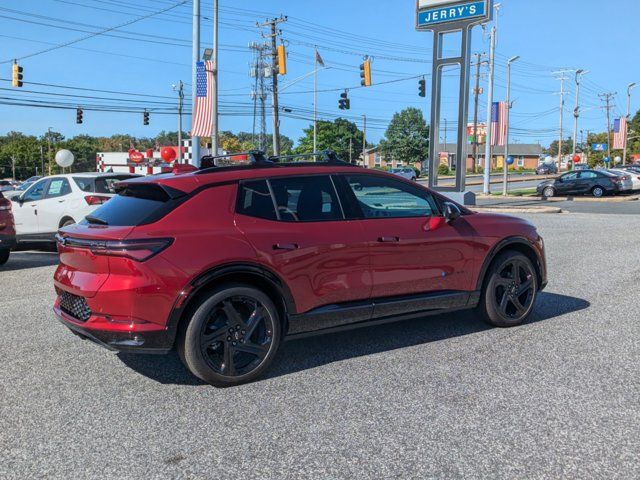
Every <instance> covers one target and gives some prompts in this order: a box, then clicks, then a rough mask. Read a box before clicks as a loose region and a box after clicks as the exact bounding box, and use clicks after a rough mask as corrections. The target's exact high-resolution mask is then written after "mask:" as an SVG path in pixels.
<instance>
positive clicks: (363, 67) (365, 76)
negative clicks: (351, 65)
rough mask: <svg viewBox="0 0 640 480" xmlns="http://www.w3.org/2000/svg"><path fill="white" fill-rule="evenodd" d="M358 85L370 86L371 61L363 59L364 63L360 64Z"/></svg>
mask: <svg viewBox="0 0 640 480" xmlns="http://www.w3.org/2000/svg"><path fill="white" fill-rule="evenodd" d="M360 78H361V79H362V80H361V81H360V85H362V86H363V87H370V86H371V60H369V59H368V58H365V60H364V63H362V64H360Z"/></svg>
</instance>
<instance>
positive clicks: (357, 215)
mask: <svg viewBox="0 0 640 480" xmlns="http://www.w3.org/2000/svg"><path fill="white" fill-rule="evenodd" d="M354 175H366V176H368V177H375V178H383V179H385V180H389V181H390V182H395V183H400V184H402V185H406V186H407V187H408V189H409V190H414V191H416V192H419V193H423V194H425V195H430V196H431V199H432V200H433V205H432V208H433V206H434V205H435V208H433V215H430V216H428V217H425V216H420V217H416V216H413V215H409V216H406V217H395V216H394V217H371V218H368V217H365V215H364V212H363V211H362V208H361V207H360V204H359V202H358V198H357V197H356V195H355V193H353V190H352V189H351V186H350V185H349V182H348V181H347V179H346V177H347V176H354ZM335 176H336V177H338V178H339V179H340V183H342V185H343V188H342V190H343V194H344V195H345V197H346V198H345V199H346V200H347V202H348V203H349V205H350V206H351V210H352V213H353V214H354V216H353V217H347V218H346V220H396V219H402V218H433V217H441V216H442V205H441V201H440V198H439V197H438V196H437V195H436V194H434V193H433V192H431V191H430V190H425V189H423V188H421V187H419V186H417V185H414V184H413V183H408V182H403V181H402V180H400V179H396V178H387V177H386V176H384V177H383V176H380V175H371V174H369V173H367V172H362V171H359V172H355V173H339V174H335ZM416 196H420V195H416ZM429 203H430V204H431V202H429ZM464 213H466V212H463V214H464Z"/></svg>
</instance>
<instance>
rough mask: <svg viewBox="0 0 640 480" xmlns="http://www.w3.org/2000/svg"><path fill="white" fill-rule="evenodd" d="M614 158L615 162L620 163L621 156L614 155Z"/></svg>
mask: <svg viewBox="0 0 640 480" xmlns="http://www.w3.org/2000/svg"><path fill="white" fill-rule="evenodd" d="M614 160H615V162H616V163H622V157H616V158H614Z"/></svg>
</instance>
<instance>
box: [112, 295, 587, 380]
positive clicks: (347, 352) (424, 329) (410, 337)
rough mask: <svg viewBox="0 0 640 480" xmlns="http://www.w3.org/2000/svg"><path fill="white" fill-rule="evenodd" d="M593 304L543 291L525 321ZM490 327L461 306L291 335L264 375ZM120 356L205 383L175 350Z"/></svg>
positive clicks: (162, 374)
mask: <svg viewBox="0 0 640 480" xmlns="http://www.w3.org/2000/svg"><path fill="white" fill-rule="evenodd" d="M590 305H591V304H590V303H589V302H588V301H587V300H584V299H581V298H576V297H570V296H566V295H559V294H556V293H548V292H542V293H541V294H540V296H539V297H538V301H537V303H536V308H535V310H534V312H533V314H532V315H531V317H530V318H529V320H528V321H527V323H526V325H531V324H533V323H537V322H541V321H544V320H549V319H552V318H555V317H559V316H561V315H565V314H568V313H571V312H576V311H579V310H584V309H586V308H588V307H589V306H590ZM491 328H492V327H491V326H490V325H487V324H486V323H484V322H483V321H482V320H481V319H480V318H478V316H477V315H476V314H474V312H473V311H462V312H455V313H450V314H443V315H435V316H426V317H423V318H418V319H413V320H403V321H398V322H394V323H388V324H385V325H377V326H371V327H363V328H358V329H354V330H349V331H346V332H339V333H332V334H328V335H318V336H314V337H310V338H305V339H300V340H291V341H289V342H285V343H284V344H283V345H282V346H281V349H280V353H279V354H278V357H277V358H276V360H275V361H274V363H273V365H272V366H271V368H270V369H269V370H268V371H267V373H266V375H265V377H263V378H274V377H279V376H282V375H288V374H291V373H295V372H298V371H301V370H309V369H312V368H315V367H319V366H322V365H326V364H329V363H333V362H338V361H342V360H347V359H349V358H355V357H361V356H365V355H372V354H376V353H380V352H384V351H391V350H396V349H399V348H406V347H412V346H416V345H422V344H426V343H430V342H435V341H438V340H444V339H447V338H455V337H460V336H463V335H470V334H473V333H478V332H482V331H485V330H489V329H491ZM118 357H119V358H120V360H121V361H122V362H123V363H124V364H125V365H127V366H128V367H129V368H131V369H133V370H135V371H136V372H138V373H140V374H142V375H144V376H146V377H148V378H150V379H152V380H155V381H157V382H159V383H163V384H181V385H202V384H203V382H201V381H200V380H199V379H197V378H196V377H194V376H193V375H191V374H190V373H189V371H188V370H187V369H186V368H185V367H184V366H183V365H182V363H181V362H180V359H179V357H178V355H177V354H176V353H175V352H172V353H171V354H169V355H168V356H164V355H160V356H155V355H132V354H124V353H119V354H118ZM258 381H260V380H258Z"/></svg>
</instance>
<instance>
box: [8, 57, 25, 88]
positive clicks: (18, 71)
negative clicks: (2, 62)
mask: <svg viewBox="0 0 640 480" xmlns="http://www.w3.org/2000/svg"><path fill="white" fill-rule="evenodd" d="M11 84H12V85H13V86H14V87H22V67H21V66H20V65H18V62H16V61H15V60H14V62H13V77H12V79H11Z"/></svg>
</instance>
